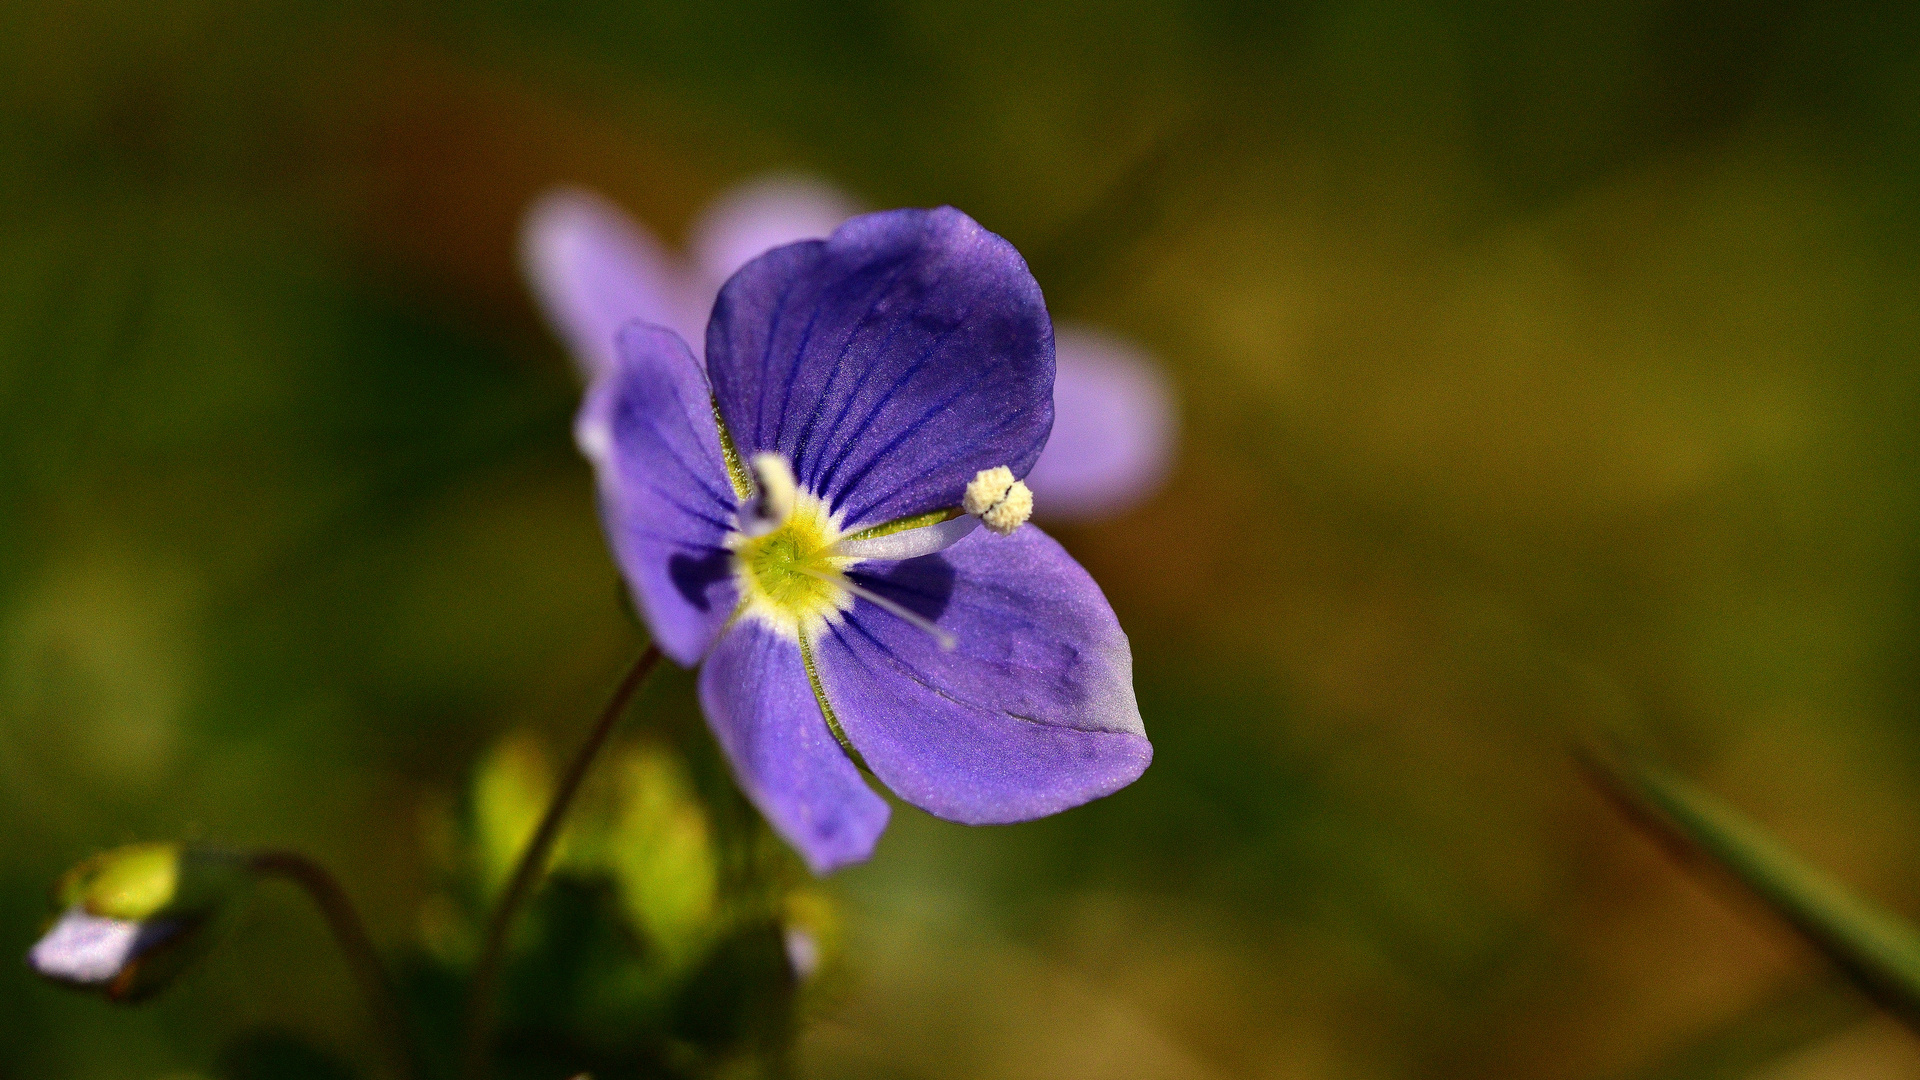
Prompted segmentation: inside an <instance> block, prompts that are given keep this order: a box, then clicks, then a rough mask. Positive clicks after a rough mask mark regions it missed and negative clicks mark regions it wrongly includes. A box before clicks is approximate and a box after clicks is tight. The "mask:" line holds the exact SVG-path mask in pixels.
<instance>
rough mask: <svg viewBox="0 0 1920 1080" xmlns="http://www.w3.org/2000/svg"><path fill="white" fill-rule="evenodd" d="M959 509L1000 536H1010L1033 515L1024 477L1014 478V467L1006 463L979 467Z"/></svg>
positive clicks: (1030, 493) (1031, 491) (1030, 491)
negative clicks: (984, 467)
mask: <svg viewBox="0 0 1920 1080" xmlns="http://www.w3.org/2000/svg"><path fill="white" fill-rule="evenodd" d="M960 509H962V510H965V511H966V512H967V513H969V514H972V515H974V516H975V517H978V518H979V519H980V520H981V522H982V523H984V524H985V525H986V527H987V528H989V529H992V530H993V531H994V532H997V533H999V534H1000V535H1001V536H1009V535H1012V533H1013V530H1015V529H1017V528H1019V527H1020V526H1021V524H1022V523H1024V522H1025V521H1026V520H1027V519H1028V518H1030V517H1032V516H1033V490H1032V489H1031V488H1029V487H1027V485H1026V482H1025V481H1024V480H1016V479H1014V476H1013V470H1012V469H1009V468H1007V467H1006V466H1005V465H1001V466H998V467H996V468H992V469H981V470H980V471H979V472H978V473H976V474H975V475H974V478H973V481H972V482H971V483H969V484H968V485H967V491H966V494H965V495H964V496H962V497H961V499H960Z"/></svg>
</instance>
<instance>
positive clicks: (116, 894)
mask: <svg viewBox="0 0 1920 1080" xmlns="http://www.w3.org/2000/svg"><path fill="white" fill-rule="evenodd" d="M249 880H250V874H249V872H248V870H247V867H246V864H245V862H244V861H243V860H242V859H240V858H239V857H238V856H235V855H229V854H225V853H220V852H209V851H196V850H190V849H186V848H183V847H181V846H180V845H178V844H132V845H129V846H127V847H122V848H116V849H114V850H112V851H107V852H102V853H101V854H99V855H95V856H94V857H93V858H91V859H88V860H87V861H86V862H83V863H81V864H80V865H79V866H76V867H74V868H73V869H72V870H70V871H68V872H67V873H66V874H65V875H64V876H62V877H61V879H60V881H59V883H58V884H57V885H56V886H55V887H54V898H55V902H56V905H57V907H58V909H59V911H60V914H59V915H58V916H56V917H55V918H54V919H53V921H52V923H51V925H50V926H49V927H48V928H47V931H46V933H45V934H43V935H42V936H41V938H40V940H39V941H37V942H35V943H34V945H33V948H31V949H29V950H28V951H27V966H28V967H30V968H32V969H33V970H34V971H35V972H36V973H38V974H39V975H41V976H42V977H44V978H47V979H50V980H52V981H54V982H57V983H62V984H64V985H67V986H72V987H75V988H77V989H82V990H91V991H94V992H96V993H100V994H102V995H104V996H105V997H106V998H107V999H108V1000H109V1001H117V1002H134V1001H139V1000H140V999H142V998H145V997H147V996H149V995H151V994H153V993H155V992H156V991H158V990H160V989H161V988H162V987H163V986H165V985H166V984H167V983H168V982H169V981H171V980H172V979H173V977H174V976H176V975H178V974H179V973H180V972H181V971H182V970H184V969H185V968H186V967H187V966H188V965H189V964H190V963H191V962H192V961H193V960H194V958H196V957H197V956H198V955H199V954H200V952H201V951H202V950H203V949H204V947H205V945H206V943H207V940H208V935H207V934H206V933H205V931H206V929H207V926H208V924H209V923H211V922H212V921H213V919H214V917H215V916H216V915H218V914H219V913H220V911H221V909H222V908H223V907H224V906H225V905H226V903H227V901H228V900H229V899H231V898H232V897H234V896H236V895H238V894H239V893H240V892H241V891H242V890H243V888H244V886H245V885H246V884H247V883H248V881H249Z"/></svg>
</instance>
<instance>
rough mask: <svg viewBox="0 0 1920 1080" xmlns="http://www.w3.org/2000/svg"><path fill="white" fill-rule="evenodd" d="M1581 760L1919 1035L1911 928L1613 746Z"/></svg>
mask: <svg viewBox="0 0 1920 1080" xmlns="http://www.w3.org/2000/svg"><path fill="white" fill-rule="evenodd" d="M1581 760H1582V763H1583V764H1584V765H1586V766H1587V768H1588V769H1589V770H1590V772H1591V773H1592V774H1593V775H1594V777H1595V778H1596V779H1597V780H1598V781H1599V782H1600V784H1601V786H1602V787H1603V788H1604V789H1605V791H1606V792H1607V794H1608V795H1610V796H1612V797H1613V799H1614V800H1615V801H1616V802H1617V803H1618V804H1619V805H1620V806H1621V808H1622V809H1623V810H1625V811H1626V812H1627V813H1628V815H1629V816H1630V817H1632V818H1633V819H1634V820H1635V821H1636V822H1637V823H1638V824H1640V825H1641V826H1643V827H1645V828H1647V829H1649V830H1650V831H1652V832H1653V833H1654V834H1655V835H1656V837H1657V838H1658V839H1660V840H1661V841H1663V842H1664V843H1665V844H1666V845H1667V846H1669V847H1670V848H1673V849H1675V850H1677V852H1678V853H1679V854H1680V855H1681V856H1682V857H1683V858H1684V859H1686V860H1687V861H1689V862H1690V863H1705V864H1707V865H1709V866H1711V867H1714V868H1717V869H1719V870H1721V871H1724V872H1725V873H1727V874H1729V875H1731V876H1732V877H1733V878H1734V879H1735V880H1737V881H1738V882H1740V884H1742V885H1744V886H1745V887H1746V888H1747V889H1748V890H1749V891H1751V892H1752V893H1753V894H1754V895H1756V896H1758V897H1759V898H1760V899H1761V900H1762V901H1764V902H1765V903H1766V905H1767V906H1768V907H1769V908H1771V909H1772V910H1773V911H1774V912H1775V913H1777V914H1778V915H1780V916H1781V917H1782V918H1784V919H1785V920H1786V921H1787V922H1788V923H1789V924H1791V925H1792V926H1793V927H1794V928H1795V929H1796V930H1798V931H1799V932H1800V933H1801V935H1802V936H1804V937H1805V938H1806V939H1807V940H1808V941H1809V942H1811V943H1812V944H1813V945H1814V947H1815V948H1817V949H1819V950H1820V951H1821V952H1822V953H1824V954H1826V956H1827V958H1828V959H1830V960H1831V961H1833V963H1834V964H1836V965H1837V966H1838V967H1839V968H1840V969H1841V970H1842V971H1843V972H1845V973H1846V974H1847V975H1848V977H1850V978H1851V979H1852V980H1853V981H1854V982H1855V983H1856V984H1858V985H1859V987H1860V988H1861V989H1862V990H1864V991H1865V992H1866V993H1867V995H1868V996H1869V997H1871V998H1872V999H1873V1000H1874V1001H1875V1002H1877V1003H1879V1004H1880V1005H1881V1006H1882V1007H1883V1008H1885V1009H1887V1010H1888V1011H1889V1012H1891V1013H1893V1014H1894V1015H1895V1016H1897V1017H1898V1018H1899V1019H1900V1020H1901V1021H1902V1022H1903V1023H1905V1024H1906V1025H1907V1026H1909V1027H1912V1028H1914V1029H1915V1030H1916V1031H1920V932H1917V931H1916V930H1915V929H1914V927H1913V926H1911V925H1910V924H1908V923H1906V922H1904V921H1902V920H1901V919H1899V918H1896V917H1894V916H1893V915H1891V914H1889V913H1887V912H1886V911H1883V910H1881V909H1880V908H1878V907H1876V906H1875V905H1873V904H1871V903H1869V902H1868V901H1866V900H1865V899H1863V898H1861V897H1860V896H1859V895H1858V894H1856V893H1854V892H1853V891H1852V890H1850V889H1848V888H1847V887H1846V886H1845V885H1842V884H1841V883H1840V882H1839V881H1836V880H1835V879H1834V878H1833V877H1832V876H1830V875H1828V874H1827V873H1825V872H1823V871H1821V870H1820V869H1819V868H1817V867H1815V866H1813V865H1812V864H1810V863H1808V862H1807V861H1806V860H1804V859H1802V858H1800V857H1799V856H1798V855H1796V854H1794V852H1793V851H1791V850H1790V849H1788V848H1787V847H1786V846H1785V845H1783V844H1782V843H1780V841H1779V840H1778V839H1776V838H1775V837H1774V836H1773V835H1772V834H1771V833H1769V832H1767V830H1765V829H1763V828H1761V827H1760V826H1759V825H1758V824H1756V823H1755V822H1753V821H1752V820H1750V819H1748V818H1747V817H1746V816H1744V815H1743V814H1741V813H1740V812H1739V811H1737V810H1735V809H1733V808H1732V807H1730V806H1728V805H1727V804H1725V803H1723V802H1721V801H1720V800H1719V799H1716V798H1714V797H1713V796H1712V795H1710V794H1708V793H1707V792H1706V791H1704V790H1702V789H1701V788H1699V787H1697V786H1696V785H1694V784H1693V783H1691V782H1689V781H1688V780H1686V779H1685V778H1683V777H1681V776H1679V775H1677V774H1675V773H1673V772H1670V771H1668V770H1667V769H1664V768H1662V767H1660V766H1658V765H1656V764H1653V763H1652V762H1649V761H1647V760H1645V759H1644V758H1641V757H1638V756H1636V755H1634V754H1632V753H1631V752H1629V751H1626V750H1623V749H1619V748H1610V747H1587V748H1584V749H1583V750H1582V752H1581Z"/></svg>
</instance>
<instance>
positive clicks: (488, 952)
mask: <svg viewBox="0 0 1920 1080" xmlns="http://www.w3.org/2000/svg"><path fill="white" fill-rule="evenodd" d="M659 662H660V650H659V648H658V647H656V646H653V645H649V646H647V651H646V652H643V653H641V654H640V658H639V659H638V660H635V661H634V662H633V667H631V668H629V669H628V670H627V674H626V677H625V678H623V679H621V680H620V685H619V686H618V687H616V688H615V689H614V691H613V697H612V698H611V699H609V700H608V701H607V707H606V709H605V710H604V711H602V712H601V714H600V719H599V721H598V722H596V723H595V724H594V725H593V730H592V731H591V732H589V733H588V734H587V741H586V742H584V743H582V744H581V745H580V749H579V751H578V752H576V753H575V754H574V755H573V760H572V761H571V762H570V763H568V765H567V772H566V775H565V776H563V777H561V778H560V787H559V789H558V790H556V791H555V792H554V793H553V801H552V802H551V803H549V804H547V813H546V816H545V817H542V818H541V819H540V827H539V828H537V829H535V830H534V833H533V839H532V840H530V841H528V842H527V849H526V850H525V851H523V852H521V854H520V863H519V865H518V866H516V867H514V870H513V879H512V880H511V881H510V882H508V884H507V891H506V893H505V894H504V895H503V896H501V897H500V906H498V907H496V908H494V910H493V921H492V922H491V923H489V924H488V925H487V939H486V944H485V945H484V946H483V947H482V948H481V950H480V961H479V963H478V964H476V965H475V966H474V970H473V983H472V985H471V987H470V988H469V989H468V991H467V1009H466V1037H465V1042H464V1048H463V1050H462V1053H461V1062H462V1064H461V1075H462V1076H464V1077H467V1078H468V1080H484V1078H485V1077H486V1075H487V1072H488V1068H487V1066H488V1061H487V1052H488V1049H489V1047H490V1045H491V1043H492V1042H493V1025H494V1019H495V1016H494V1010H493V998H494V990H495V985H496V984H497V983H498V982H499V981H500V969H501V967H502V965H503V964H504V963H505V961H506V953H507V932H508V931H510V930H512V929H513V917H514V916H515V915H517V914H519V911H520V909H521V908H522V907H524V906H525V905H526V902H527V900H528V899H529V898H530V897H532V895H533V887H534V885H536V884H537V883H538V882H539V879H540V875H541V874H542V873H544V872H545V871H546V868H547V858H548V857H549V856H550V855H551V854H552V853H553V845H554V843H555V841H557V840H559V839H560V826H561V825H562V824H564V823H565V821H566V818H567V811H568V810H569V809H571V808H572V807H573V800H574V796H576V795H578V794H579V793H580V784H581V782H582V781H584V780H586V778H587V771H588V770H589V769H590V768H592V766H593V761H594V759H595V758H597V757H599V756H600V749H601V747H603V746H605V745H606V743H607V737H608V736H609V735H612V734H613V729H614V726H615V724H617V723H618V722H619V720H620V716H621V714H622V713H624V712H626V709H627V703H628V702H630V701H632V700H633V695H634V693H635V692H636V691H638V690H639V689H640V684H641V683H642V682H644V681H646V678H647V675H648V674H650V673H651V672H652V671H653V669H654V666H655V665H656V664H658V663H659Z"/></svg>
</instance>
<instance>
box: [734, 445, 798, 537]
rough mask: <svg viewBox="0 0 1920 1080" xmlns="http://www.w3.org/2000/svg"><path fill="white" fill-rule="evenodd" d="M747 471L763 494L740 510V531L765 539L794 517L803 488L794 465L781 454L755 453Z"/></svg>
mask: <svg viewBox="0 0 1920 1080" xmlns="http://www.w3.org/2000/svg"><path fill="white" fill-rule="evenodd" d="M747 469H748V471H749V472H751V473H753V484H754V487H755V488H756V489H758V491H759V494H757V495H755V496H754V497H753V498H751V499H749V500H747V502H746V503H745V504H744V505H742V506H741V507H740V531H741V533H743V534H745V535H747V536H765V535H767V534H768V533H770V532H772V531H773V530H775V529H777V528H779V527H780V526H782V525H784V524H786V522H787V518H788V517H789V516H791V515H792V514H793V504H794V501H795V499H796V497H797V495H798V493H799V490H800V485H799V484H798V483H797V482H796V481H795V480H794V478H793V466H791V465H789V464H787V459H786V458H784V457H781V456H780V455H779V454H755V455H753V457H752V458H750V459H749V460H748V461H747Z"/></svg>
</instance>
